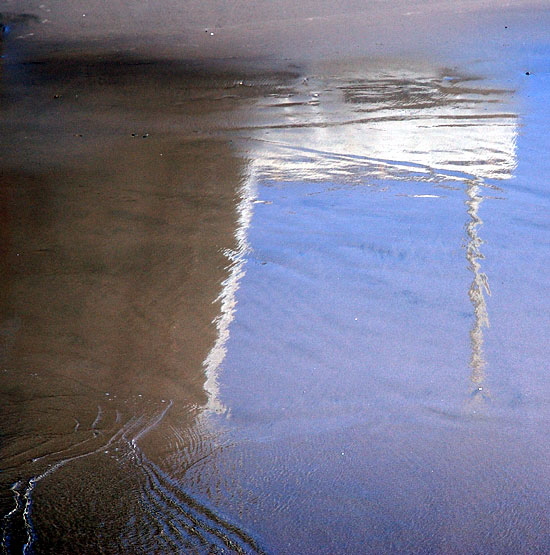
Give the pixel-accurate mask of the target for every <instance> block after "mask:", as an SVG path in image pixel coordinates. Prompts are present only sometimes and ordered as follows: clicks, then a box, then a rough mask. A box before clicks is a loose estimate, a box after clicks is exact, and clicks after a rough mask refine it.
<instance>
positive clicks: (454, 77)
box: [254, 65, 517, 399]
mask: <svg viewBox="0 0 550 555" xmlns="http://www.w3.org/2000/svg"><path fill="white" fill-rule="evenodd" d="M328 69H329V75H330V68H328ZM340 70H341V71H340V73H338V74H337V75H331V77H330V78H329V77H328V76H327V68H324V71H323V72H320V74H319V75H315V73H313V76H311V77H309V78H307V79H304V80H303V82H302V83H301V86H300V88H299V92H296V93H294V94H293V95H292V96H290V95H289V97H288V98H272V99H270V100H269V103H268V104H267V107H268V108H269V109H271V110H275V109H279V110H281V111H282V113H283V118H282V120H283V121H282V122H281V123H278V124H277V125H266V126H264V127H262V128H261V129H260V130H259V131H258V132H257V133H256V134H255V135H254V138H255V140H256V141H257V142H258V143H259V146H258V147H257V153H256V155H255V158H254V169H255V171H256V174H257V175H256V179H258V180H260V179H263V180H267V181H274V182H285V181H294V180H305V181H313V182H323V181H328V182H337V183H338V182H344V183H360V184H363V185H367V186H369V187H378V188H380V189H383V190H387V184H388V182H389V181H394V182H396V181H400V182H406V183H407V184H408V187H407V189H406V190H405V191H404V192H401V193H400V194H401V195H403V196H408V197H410V198H442V197H443V196H444V192H445V191H449V192H451V191H453V190H460V189H461V186H462V185H463V184H464V186H465V189H466V194H467V197H468V198H467V201H466V206H467V214H468V217H469V220H468V222H467V223H466V225H465V230H466V234H467V245H466V258H467V261H468V268H469V269H470V271H471V272H472V273H473V274H474V279H473V282H472V284H471V286H470V288H469V290H468V296H469V298H470V301H471V303H472V308H473V312H474V323H473V326H472V329H471V331H470V339H471V349H472V354H471V360H470V367H471V371H472V373H471V382H472V386H473V387H474V391H473V394H472V395H473V396H474V397H475V398H476V399H481V398H484V397H486V395H487V389H486V387H485V386H484V382H485V370H484V369H485V366H486V363H485V360H484V355H483V328H484V327H488V325H489V318H488V314H487V306H486V302H485V294H490V290H489V284H488V279H487V276H486V274H485V273H484V272H482V271H481V264H480V260H482V259H483V254H482V253H481V251H480V247H481V245H482V244H483V241H482V239H481V238H480V237H479V235H478V228H479V226H480V225H481V224H482V220H481V219H480V217H479V215H478V212H479V208H480V205H481V202H482V201H483V196H481V194H480V191H481V190H482V189H483V188H489V187H493V188H495V186H494V185H489V181H490V180H503V179H509V178H511V177H512V172H513V170H514V169H515V167H516V164H517V162H516V154H515V152H516V136H517V116H516V115H515V114H514V113H513V112H510V111H508V109H507V108H506V102H507V98H508V97H509V92H510V91H506V90H503V89H498V88H491V87H487V86H485V85H484V84H483V82H482V80H480V79H479V78H475V77H472V76H467V75H460V74H458V73H456V72H453V71H450V70H440V71H439V72H433V70H432V69H430V68H424V67H418V69H416V71H415V68H414V67H410V66H409V67H407V68H406V69H405V68H403V67H399V66H396V67H391V65H385V66H383V67H382V68H377V67H376V66H375V67H373V68H370V69H369V68H365V67H361V66H353V65H348V66H344V68H343V69H342V68H340ZM264 106H265V105H264ZM265 129H268V130H269V137H267V136H266V135H265V133H264V130H265ZM423 183H427V184H431V188H429V189H427V188H418V186H417V185H416V184H423ZM435 210H437V208H435ZM457 240H458V238H457Z"/></svg>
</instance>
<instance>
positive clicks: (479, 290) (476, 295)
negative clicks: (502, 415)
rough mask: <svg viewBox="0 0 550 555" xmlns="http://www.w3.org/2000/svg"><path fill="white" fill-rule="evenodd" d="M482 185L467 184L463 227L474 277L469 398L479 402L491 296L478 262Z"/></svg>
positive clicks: (484, 389) (485, 393)
mask: <svg viewBox="0 0 550 555" xmlns="http://www.w3.org/2000/svg"><path fill="white" fill-rule="evenodd" d="M482 190H483V182H482V181H480V180H478V181H475V180H472V181H468V182H467V183H466V195H467V200H466V202H465V204H466V206H467V212H468V215H469V216H470V220H469V221H468V222H467V223H466V225H465V230H466V235H467V243H466V245H465V248H466V259H467V261H468V269H469V270H470V271H471V272H472V274H473V280H472V283H471V285H470V289H469V290H468V296H469V297H470V302H471V303H472V308H473V311H474V322H473V324H472V328H471V329H470V341H471V344H472V356H471V358H470V368H471V370H472V373H471V376H470V380H471V384H472V398H474V399H477V400H481V399H484V398H486V397H488V391H487V387H486V385H485V367H486V365H487V362H486V360H485V357H484V354H483V329H484V328H488V327H489V314H488V312H487V303H486V301H485V295H490V294H491V289H490V287H489V279H488V278H487V275H486V274H485V273H484V272H483V271H482V268H481V261H482V260H483V259H484V258H485V257H484V256H483V253H482V252H481V245H483V239H482V238H481V237H480V236H479V227H480V226H481V225H482V224H483V221H482V220H481V218H480V217H479V209H480V206H481V203H482V202H483V195H482Z"/></svg>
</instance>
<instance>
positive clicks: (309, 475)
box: [215, 64, 548, 553]
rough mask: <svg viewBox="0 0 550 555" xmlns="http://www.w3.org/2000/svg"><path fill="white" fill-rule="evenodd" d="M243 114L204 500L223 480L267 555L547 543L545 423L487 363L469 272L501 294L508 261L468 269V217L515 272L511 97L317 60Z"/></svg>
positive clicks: (501, 349)
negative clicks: (230, 287) (215, 434)
mask: <svg viewBox="0 0 550 555" xmlns="http://www.w3.org/2000/svg"><path fill="white" fill-rule="evenodd" d="M255 116H256V118H255V121H254V122H253V123H252V124H250V125H247V126H244V127H243V128H241V129H239V133H240V136H241V142H240V144H241V146H242V148H244V149H245V151H246V152H247V155H248V157H249V158H250V163H249V168H250V178H249V179H250V181H249V192H250V194H251V197H250V198H251V200H253V202H254V213H253V216H252V217H251V218H250V216H247V222H250V223H249V227H247V229H246V235H247V237H248V240H247V243H248V245H247V248H248V249H249V251H248V252H247V254H246V256H245V261H244V263H242V268H243V269H242V270H240V273H241V278H240V285H239V290H238V291H237V293H236V294H235V293H234V292H232V293H231V294H232V295H235V299H236V302H237V304H236V310H235V312H234V321H233V322H232V323H231V325H230V328H229V329H230V334H229V338H228V341H227V343H226V344H225V349H226V353H227V354H226V357H225V359H224V361H223V363H222V364H221V366H220V369H219V372H220V373H219V378H218V379H219V381H220V395H221V402H222V403H223V404H224V406H225V407H227V410H228V419H227V420H226V421H225V422H224V423H223V424H221V425H222V426H224V427H225V426H227V428H228V429H229V430H230V435H233V437H235V441H236V442H237V443H238V444H239V445H240V447H239V448H237V449H235V451H234V452H233V455H232V454H231V452H228V453H226V454H225V455H224V456H222V457H221V458H219V459H218V460H217V462H216V465H215V466H217V467H219V470H218V473H219V474H218V475H219V476H222V478H221V482H222V484H223V482H224V479H227V485H226V487H227V489H224V487H223V486H221V490H222V491H223V492H225V493H227V492H228V491H230V490H231V487H232V486H233V485H235V484H239V486H240V489H239V493H238V494H235V495H236V497H237V498H238V499H239V500H240V501H239V503H238V510H239V514H241V516H242V517H243V518H244V519H245V520H247V521H250V522H255V523H256V529H257V530H258V531H259V532H260V533H261V534H262V535H263V537H265V538H269V540H270V542H272V543H271V545H272V546H273V548H274V550H275V551H276V552H281V553H293V552H297V550H299V552H301V553H320V552H323V553H335V552H373V553H375V552H403V551H407V550H412V549H418V550H420V551H422V550H424V549H425V550H433V549H435V550H442V551H447V550H455V549H456V550H459V551H460V552H471V551H473V550H480V551H485V550H491V549H494V550H496V551H499V550H509V549H512V550H513V549H523V548H525V534H526V533H529V534H533V536H532V537H536V538H538V539H537V540H534V541H533V543H532V544H531V545H532V546H535V545H537V542H541V541H542V542H544V540H542V538H543V537H544V533H542V529H543V526H544V524H543V523H544V522H545V518H541V517H542V515H543V514H545V512H546V509H547V508H548V504H547V502H546V501H545V500H544V494H543V493H542V492H543V491H544V488H545V485H544V484H548V479H547V476H546V477H545V474H544V470H543V469H544V466H545V463H544V462H543V461H544V460H545V456H546V455H545V451H546V450H545V449H544V448H543V447H542V446H541V445H540V444H538V445H537V442H538V441H540V437H541V434H542V433H543V429H542V428H541V426H542V422H544V421H546V420H547V416H548V415H547V414H546V413H545V414H544V415H543V414H539V415H538V418H537V419H536V420H531V417H528V416H526V413H525V412H524V413H523V414H520V413H518V412H516V411H515V409H514V408H513V407H516V408H517V399H518V398H519V397H518V394H519V393H518V388H519V389H521V388H522V386H521V385H520V384H519V383H518V380H530V379H533V380H534V382H537V383H538V384H539V385H542V384H543V383H544V379H543V378H542V377H541V376H539V375H538V374H536V373H534V368H532V369H525V375H524V376H523V377H522V378H519V376H517V375H514V372H515V370H512V367H510V366H509V365H508V363H507V355H506V354H505V353H506V352H509V351H510V349H511V348H512V347H511V345H510V343H501V344H500V345H499V346H498V347H496V348H495V344H494V339H493V341H492V342H491V344H490V349H489V350H487V349H486V348H485V343H486V338H485V334H486V332H487V330H488V328H489V324H490V321H491V320H492V318H491V310H490V308H489V301H488V297H489V295H490V294H491V289H490V287H489V282H490V281H491V279H492V278H491V272H490V270H489V269H487V266H488V267H489V268H490V267H494V268H498V269H500V274H497V275H495V276H493V279H496V280H498V281H500V280H501V279H502V280H506V279H509V278H507V276H509V275H510V272H512V273H514V272H515V271H516V270H517V267H514V266H512V267H503V266H502V264H499V263H498V260H488V261H486V260H485V244H484V238H483V236H484V231H483V227H484V226H483V224H484V216H483V213H489V214H490V210H492V211H493V212H494V213H495V214H500V215H501V216H503V217H502V222H499V221H495V218H491V221H492V225H493V226H495V227H497V231H496V232H497V233H504V236H505V237H506V236H507V237H508V239H502V240H504V241H505V242H506V241H507V242H508V247H502V248H509V249H514V248H518V249H519V252H518V256H520V257H521V254H520V252H521V247H518V246H517V245H516V241H515V240H514V238H513V235H512V234H513V233H514V231H512V230H508V231H506V230H505V229H502V226H503V225H506V224H504V222H506V221H507V220H508V218H509V216H508V214H509V212H510V211H512V212H513V210H514V204H515V198H514V197H515V194H516V190H515V189H514V188H512V192H510V191H508V190H507V187H506V183H507V181H512V182H513V177H514V176H513V173H514V171H515V169H516V166H517V156H516V149H517V147H516V141H517V136H518V115H517V114H516V113H515V108H514V97H513V94H512V92H511V91H508V90H506V89H505V88H502V87H498V86H494V85H493V84H491V83H488V82H487V81H484V80H483V79H481V78H476V77H473V76H467V75H462V74H460V73H459V72H453V71H450V70H438V71H434V70H433V69H430V68H426V67H419V68H418V69H417V70H415V69H414V68H412V67H411V66H410V65H409V66H407V68H406V69H403V68H402V67H399V66H398V65H396V66H392V65H391V64H386V65H383V66H381V67H374V68H373V69H369V68H368V67H367V66H366V65H361V64H359V65H356V66H353V65H350V66H347V67H344V68H343V69H342V68H339V71H338V72H336V71H334V70H333V68H327V67H324V68H318V71H315V70H312V71H311V73H310V74H309V75H308V76H307V77H306V78H304V80H303V81H302V82H301V83H300V84H299V85H298V86H297V88H296V90H294V91H292V93H291V94H287V93H282V94H273V95H271V96H270V97H269V98H267V99H261V100H260V101H259V102H258V104H257V106H256V110H255ZM545 199H547V195H546V196H545ZM249 206H250V205H247V209H248V208H249ZM494 233H495V231H494V230H493V231H492V235H493V236H494ZM492 252H493V253H494V254H495V255H496V254H499V252H498V251H495V250H493V251H492ZM541 256H542V253H541V252H540V251H538V252H537V253H536V254H535V255H534V258H536V259H537V260H540V259H541ZM239 264H241V263H239ZM239 267H240V268H241V266H239ZM520 271H521V270H520ZM503 283H504V282H503ZM499 285H500V284H499ZM532 287H533V286H530V288H529V287H528V289H527V290H528V291H531V293H532V294H533V293H534V291H535V290H536V289H533V288H532ZM497 289H499V291H500V290H502V288H501V287H498V288H497ZM506 303H507V299H506V298H505V297H504V298H503V297H500V298H497V299H495V300H494V304H495V305H496V307H497V308H498V311H499V316H500V319H498V320H497V321H496V328H497V329H496V331H495V332H493V334H494V336H495V337H497V338H498V340H502V338H503V337H506V334H507V333H509V332H510V329H509V320H508V319H507V318H504V319H503V318H502V307H503V306H505V305H506ZM232 306H233V305H232ZM520 306H521V305H520ZM510 310H512V311H513V310H514V309H513V308H511V309H510ZM519 319H520V320H521V319H522V316H519ZM528 350H529V349H528ZM512 356H514V355H512ZM540 362H542V360H539V363H540ZM535 366H536V365H535ZM490 391H491V393H489V392H490ZM525 403H526V401H525V400H524V401H522V402H521V405H522V406H523V410H524V411H525V410H526V409H527V406H528V404H527V405H526V404H525ZM526 419H527V422H529V423H528V424H527V425H526ZM526 453H529V455H527V456H526ZM518 491H521V492H522V493H521V494H520V495H519V497H518ZM243 496H244V499H245V502H243V501H242V499H243ZM229 497H230V496H229V495H227V496H225V497H224V495H223V494H222V495H221V496H220V498H219V501H218V502H219V503H221V504H222V505H223V504H224V503H227V499H228V498H229ZM223 499H225V501H224V500H223ZM235 510H237V505H235ZM539 545H540V543H539Z"/></svg>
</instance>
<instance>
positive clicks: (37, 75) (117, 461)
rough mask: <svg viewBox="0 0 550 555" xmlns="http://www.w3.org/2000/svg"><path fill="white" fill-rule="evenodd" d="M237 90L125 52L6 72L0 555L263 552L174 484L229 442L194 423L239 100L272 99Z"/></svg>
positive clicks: (226, 220)
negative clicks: (173, 474)
mask: <svg viewBox="0 0 550 555" xmlns="http://www.w3.org/2000/svg"><path fill="white" fill-rule="evenodd" d="M241 79H242V74H239V75H237V74H234V73H232V72H231V71H226V72H219V71H217V70H216V69H215V68H214V69H213V68H210V67H208V64H186V63H176V62H162V61H158V60H157V61H154V62H153V61H150V60H144V59H131V58H127V57H124V56H115V57H112V56H88V57H86V56H84V57H82V56H76V55H75V56H72V57H71V56H63V55H59V56H57V57H56V56H55V55H53V56H51V57H46V58H42V59H31V60H25V59H24V58H21V59H17V52H12V55H11V56H8V57H7V58H6V60H4V63H3V68H2V113H1V118H2V131H1V137H0V140H1V143H2V156H1V164H2V184H1V190H0V191H1V197H0V198H1V214H2V219H1V222H0V226H1V228H0V229H1V248H2V257H1V264H2V267H1V272H2V287H1V294H0V310H1V323H0V325H1V329H2V339H3V343H2V352H1V355H2V369H1V371H2V387H1V389H0V397H1V405H2V424H1V434H2V444H1V466H2V470H3V472H2V475H1V480H2V496H1V509H2V510H1V512H2V515H3V521H2V525H3V532H2V548H3V550H4V551H5V552H10V553H11V552H16V551H18V550H23V551H24V552H28V553H31V552H37V553H39V552H52V551H55V552H56V553H75V552H78V553H84V552H95V551H102V550H107V551H108V552H113V553H114V552H117V553H121V552H130V551H131V552H163V551H166V552H180V551H181V550H184V551H185V550H190V551H192V552H193V551H198V552H203V551H208V550H211V549H214V550H216V549H229V548H230V549H232V550H233V551H235V552H239V553H244V552H246V553H249V552H255V551H258V550H259V548H258V546H257V545H256V542H255V540H254V539H252V537H250V536H248V535H247V534H246V533H245V532H244V531H241V530H240V529H239V527H238V526H237V525H236V524H234V523H230V522H229V521H226V520H225V519H224V518H222V516H220V515H218V514H216V511H215V509H213V508H209V507H208V506H207V503H206V502H201V501H199V500H197V499H196V498H194V497H192V496H191V495H190V494H189V493H188V492H187V490H185V489H183V488H182V486H181V485H180V483H179V482H175V481H173V480H172V479H171V478H170V477H169V475H168V474H166V473H165V470H166V468H167V465H166V460H167V459H170V460H171V461H172V464H173V465H174V466H176V467H177V468H178V470H179V472H181V473H182V474H184V473H185V470H186V468H188V467H191V466H193V465H195V464H197V462H200V461H202V462H203V463H204V461H208V459H209V458H211V457H213V456H215V450H216V449H220V448H222V447H223V439H222V438H217V439H216V440H215V441H214V437H213V436H212V434H213V433H214V432H212V431H211V430H209V429H206V428H205V427H204V424H203V423H202V420H201V419H200V416H201V414H202V413H203V412H204V410H205V408H206V407H209V408H212V409H217V410H219V407H216V406H215V405H216V403H215V399H213V396H214V395H215V393H213V391H214V389H215V387H216V378H215V376H214V375H213V374H212V373H213V372H215V366H216V364H215V362H216V360H217V358H216V357H217V355H216V353H212V349H213V346H214V347H216V348H217V349H218V350H219V349H222V348H223V345H222V344H221V343H220V339H219V336H220V334H221V333H223V331H224V326H226V325H227V324H226V322H224V312H227V310H228V308H227V307H226V305H227V303H228V302H230V299H227V298H226V297H227V295H226V297H223V295H222V297H220V293H221V292H222V291H223V288H224V286H223V284H224V283H225V282H226V281H227V280H228V279H229V280H231V279H233V280H234V279H236V272H237V273H238V267H239V249H240V248H241V246H242V245H240V236H239V229H240V227H241V226H242V225H244V223H243V221H245V220H246V218H245V219H244V220H243V210H244V207H245V206H246V203H247V202H248V201H247V194H248V191H247V189H246V186H244V187H243V183H244V185H246V180H245V179H244V178H245V173H246V161H245V160H244V159H243V158H240V157H239V156H238V155H237V153H235V151H234V148H233V146H232V144H231V139H230V137H228V136H227V134H224V132H223V129H224V126H230V123H231V118H232V117H233V116H232V113H233V111H234V110H233V107H234V106H235V105H236V104H237V103H238V102H236V100H237V101H240V102H244V103H246V102H247V100H246V99H247V97H254V96H256V95H258V94H266V91H267V90H269V91H270V90H271V89H272V86H271V81H269V80H268V79H266V78H264V77H261V76H260V77H258V76H257V75H256V74H252V75H249V79H248V86H243V85H242V82H240V80H241ZM273 79H274V78H273V76H272V77H271V80H273ZM275 79H276V81H277V82H278V83H281V82H284V80H285V76H283V75H277V76H276V78H275ZM239 82H240V84H239ZM243 203H244V204H243ZM225 319H226V320H227V318H225ZM205 361H206V362H205ZM163 469H164V470H163Z"/></svg>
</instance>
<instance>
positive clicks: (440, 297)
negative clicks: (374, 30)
mask: <svg viewBox="0 0 550 555" xmlns="http://www.w3.org/2000/svg"><path fill="white" fill-rule="evenodd" d="M544 52H547V50H545V48H543V47H541V46H540V45H539V46H538V50H537V49H535V48H534V49H533V53H532V54H531V55H530V58H529V63H530V66H529V67H530V68H535V69H534V71H533V70H532V71H533V73H534V75H532V76H531V75H530V76H527V75H525V71H523V70H522V71H520V70H519V68H520V67H521V68H523V67H524V65H522V64H524V62H525V56H523V57H522V55H521V53H518V52H515V56H516V57H515V58H511V61H509V62H508V65H506V64H504V65H501V66H499V67H501V68H502V67H504V68H505V69H506V71H507V72H508V74H507V75H509V77H508V78H507V79H505V78H503V77H502V76H495V75H494V72H493V73H491V68H492V67H493V66H492V65H491V62H490V61H486V60H485V61H483V60H477V61H475V62H471V61H470V62H468V63H466V62H465V61H464V60H463V59H459V60H457V61H456V63H455V64H442V63H438V62H434V61H433V60H429V59H426V60H425V61H419V60H414V61H412V60H410V59H397V58H396V59H394V60H391V61H390V60H388V59H374V58H365V57H361V58H356V59H349V58H347V59H340V60H338V61H337V62H326V63H325V62H319V61H317V62H314V61H311V60H310V61H309V62H308V63H303V64H298V63H296V64H294V63H290V62H280V63H277V64H272V66H271V67H272V69H269V70H267V69H266V67H268V66H267V65H265V64H264V65H262V63H258V62H257V61H255V62H254V63H248V64H245V63H244V62H239V61H235V60H232V61H226V62H222V61H220V60H218V61H216V62H213V61H210V62H209V61H206V60H202V61H198V60H195V61H187V62H182V61H178V60H177V59H174V58H173V57H172V59H164V60H161V59H152V58H144V57H141V56H138V55H134V56H130V55H128V54H127V53H126V54H121V53H118V54H109V55H106V54H103V55H97V54H93V55H92V54H86V53H83V52H82V50H81V49H80V50H78V51H75V52H74V53H73V54H72V55H69V54H66V53H64V52H63V51H62V50H61V51H55V49H54V51H53V53H52V52H48V53H47V54H44V55H43V56H42V57H40V56H37V54H36V52H33V54H32V56H30V57H25V56H24V53H23V52H22V51H19V50H18V47H17V43H16V42H15V41H14V42H7V43H6V54H7V55H6V57H5V58H4V60H3V66H2V89H1V98H0V109H1V120H2V127H1V131H0V141H1V144H2V155H1V168H2V177H1V189H0V201H1V207H0V210H1V222H0V225H1V227H0V230H1V231H0V238H1V247H2V258H1V267H0V271H1V275H2V287H1V294H0V310H1V317H0V340H1V342H0V349H1V350H0V364H1V367H0V371H1V373H2V374H1V375H2V382H1V384H2V385H1V387H0V401H1V406H2V423H1V424H0V434H1V444H0V460H1V469H2V473H1V474H0V483H1V487H2V492H1V497H0V508H1V514H2V539H1V541H2V549H3V551H4V552H6V553H12V552H13V553H20V552H25V553H52V552H55V553H95V552H105V553H262V552H266V553H288V554H296V553H312V554H313V553H315V554H317V553H404V552H407V553H409V552H419V553H431V552H441V553H505V552H510V553H511V552H513V553H539V552H540V553H544V552H547V551H548V550H549V549H550V538H549V536H548V529H549V525H550V523H549V522H548V515H549V514H550V505H549V501H548V491H549V490H550V473H549V468H548V462H547V461H548V459H549V456H550V452H549V448H548V441H547V440H548V435H547V434H548V432H547V430H548V424H549V420H550V418H549V417H550V412H549V402H548V391H549V385H550V384H549V378H548V375H547V373H546V371H545V369H546V367H547V360H548V355H549V353H548V346H547V342H546V341H545V335H546V334H547V331H546V330H547V329H548V324H549V321H548V314H549V312H548V308H549V307H548V298H549V297H548V289H549V282H548V278H547V272H546V268H547V267H548V262H549V260H548V216H547V214H548V208H549V206H548V205H549V199H550V197H549V194H548V190H547V189H548V187H547V184H546V180H545V177H544V176H546V175H548V170H549V168H548V164H547V162H546V159H545V154H544V153H545V152H546V151H547V147H548V137H547V132H546V129H547V126H548V124H549V123H550V122H549V117H548V111H547V109H546V107H545V104H544V99H545V98H546V96H545V94H547V93H548V90H549V81H548V71H547V68H545V66H544V63H543V60H544ZM275 66H277V67H276V68H275ZM528 77H536V79H531V80H530V81H529V82H525V79H527V78H528Z"/></svg>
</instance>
